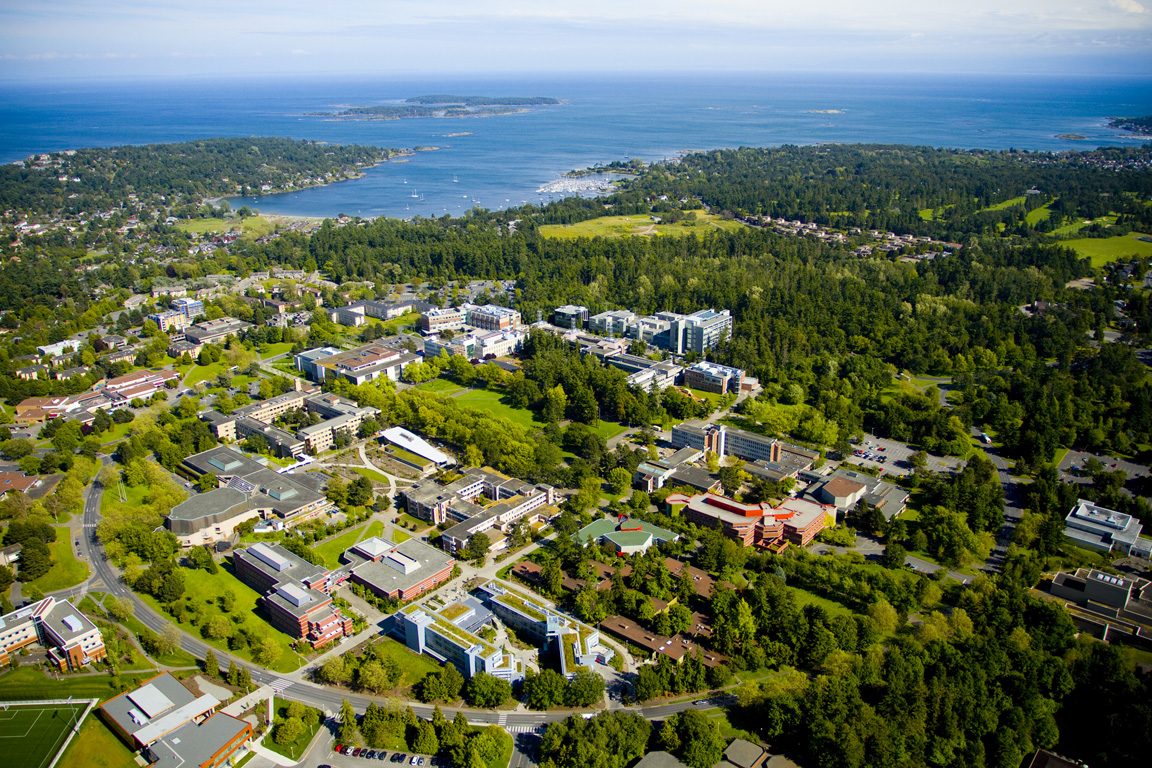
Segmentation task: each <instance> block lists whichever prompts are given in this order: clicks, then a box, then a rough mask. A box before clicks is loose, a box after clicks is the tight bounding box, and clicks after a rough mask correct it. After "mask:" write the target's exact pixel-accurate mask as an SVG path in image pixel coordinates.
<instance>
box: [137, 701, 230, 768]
mask: <svg viewBox="0 0 1152 768" xmlns="http://www.w3.org/2000/svg"><path fill="white" fill-rule="evenodd" d="M246 727H248V723H246V722H244V721H243V720H238V719H236V718H234V717H231V716H229V715H225V714H220V713H217V714H215V715H213V716H212V717H210V718H208V719H207V720H205V721H204V722H202V723H200V724H199V725H197V724H196V723H188V724H187V725H185V726H183V727H182V728H179V729H177V730H175V731H173V732H172V733H170V734H168V735H167V736H165V737H164V738H163V739H160V740H159V741H157V742H156V743H155V744H153V745H152V746H151V747H150V748H149V750H148V751H149V752H151V754H152V757H154V758H155V759H156V762H155V763H154V765H155V766H156V768H182V767H183V766H190V765H203V764H204V763H207V762H208V761H209V760H211V759H212V756H213V755H215V754H216V753H217V752H218V751H220V750H221V749H223V748H224V746H225V745H226V744H228V743H229V742H230V741H232V740H233V739H235V738H236V737H237V736H238V735H239V734H240V732H241V731H243V730H244V729H245V728H246Z"/></svg>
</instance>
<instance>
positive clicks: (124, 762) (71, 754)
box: [58, 714, 136, 768]
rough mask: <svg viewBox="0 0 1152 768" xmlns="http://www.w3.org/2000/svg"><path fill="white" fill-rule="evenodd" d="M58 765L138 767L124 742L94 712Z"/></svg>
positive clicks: (101, 767)
mask: <svg viewBox="0 0 1152 768" xmlns="http://www.w3.org/2000/svg"><path fill="white" fill-rule="evenodd" d="M58 765H60V766H62V767H63V768H69V767H70V766H84V768H136V761H135V760H134V759H133V758H132V752H130V751H129V750H128V747H126V746H124V742H122V741H120V739H118V738H116V735H115V734H114V733H112V731H110V730H109V729H108V726H106V725H104V723H102V722H100V719H99V718H98V717H96V716H95V715H94V714H92V715H89V716H88V717H87V718H86V719H85V720H84V724H83V725H81V726H80V731H79V733H77V734H76V737H75V738H74V739H72V743H70V744H69V745H68V749H67V750H66V751H65V752H64V756H63V757H61V758H60V762H59V763H58Z"/></svg>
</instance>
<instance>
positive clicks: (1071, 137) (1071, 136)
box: [1056, 133, 1088, 141]
mask: <svg viewBox="0 0 1152 768" xmlns="http://www.w3.org/2000/svg"><path fill="white" fill-rule="evenodd" d="M1056 138H1058V139H1064V140H1065V141H1087V140H1088V137H1087V136H1084V135H1082V134H1079V133H1058V134H1056Z"/></svg>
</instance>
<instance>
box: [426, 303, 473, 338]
mask: <svg viewBox="0 0 1152 768" xmlns="http://www.w3.org/2000/svg"><path fill="white" fill-rule="evenodd" d="M467 321H468V312H467V310H465V309H464V308H462V307H446V308H444V309H439V308H433V309H426V310H424V311H423V312H421V313H420V330H421V331H423V332H424V333H427V334H437V333H443V332H444V331H458V330H460V329H461V328H463V327H464V325H465V324H466V323H467Z"/></svg>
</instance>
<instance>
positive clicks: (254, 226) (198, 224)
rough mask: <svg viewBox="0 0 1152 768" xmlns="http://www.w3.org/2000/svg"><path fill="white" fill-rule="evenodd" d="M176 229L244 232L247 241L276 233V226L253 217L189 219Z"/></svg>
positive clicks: (259, 217) (200, 231) (185, 230)
mask: <svg viewBox="0 0 1152 768" xmlns="http://www.w3.org/2000/svg"><path fill="white" fill-rule="evenodd" d="M176 228H177V229H179V230H183V231H184V232H196V233H198V234H205V233H207V232H212V233H217V232H232V231H233V230H242V231H243V234H244V238H245V239H247V240H255V239H256V238H258V237H264V236H265V235H270V234H272V233H273V232H275V231H276V225H275V224H273V223H272V222H271V221H269V220H268V219H266V218H264V217H263V216H251V217H249V218H247V219H221V218H211V219H189V220H187V221H181V222H178V223H177V224H176Z"/></svg>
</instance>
